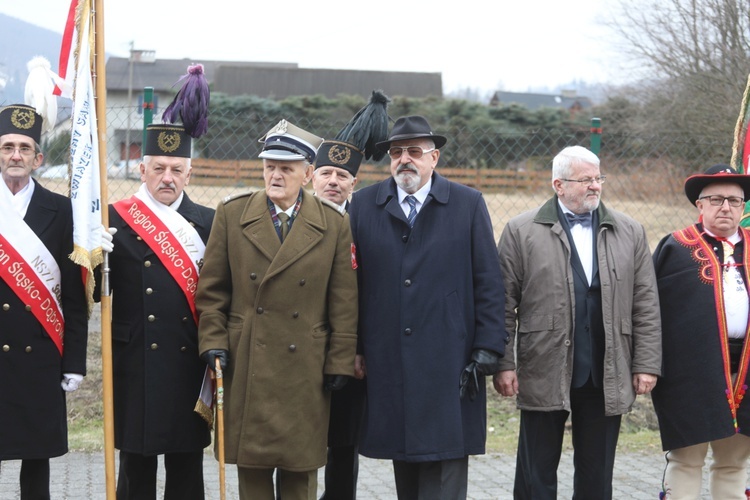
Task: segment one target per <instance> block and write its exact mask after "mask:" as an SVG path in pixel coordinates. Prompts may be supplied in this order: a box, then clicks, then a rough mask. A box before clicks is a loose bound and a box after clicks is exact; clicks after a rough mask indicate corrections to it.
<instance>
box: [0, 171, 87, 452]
mask: <svg viewBox="0 0 750 500" xmlns="http://www.w3.org/2000/svg"><path fill="white" fill-rule="evenodd" d="M0 182H2V180H0ZM32 182H36V181H32ZM2 216H3V215H2V214H0V217H2ZM24 221H25V222H26V224H28V225H29V227H30V228H31V229H32V231H34V233H36V235H37V236H39V238H40V239H41V240H42V242H43V243H44V245H45V246H46V247H47V249H48V250H49V251H50V253H51V254H52V256H53V257H54V258H55V260H56V261H57V264H58V266H59V267H60V278H61V289H62V308H63V316H64V318H65V332H64V339H63V342H64V349H63V356H62V357H61V356H60V352H59V351H58V350H57V347H56V346H55V344H54V342H53V341H52V339H50V337H49V335H47V333H46V332H45V331H44V328H43V327H42V325H41V324H40V323H39V321H37V319H36V318H35V317H34V315H33V314H32V313H31V312H29V311H27V310H26V304H24V303H23V302H22V301H21V300H20V299H19V298H18V296H17V295H16V294H15V293H14V292H13V290H11V288H10V287H8V285H6V284H5V282H4V281H2V280H0V380H2V381H3V382H2V384H0V404H1V405H2V406H1V407H0V408H1V409H0V460H13V459H23V458H27V459H37V458H51V457H57V456H60V455H63V454H65V453H66V452H67V451H68V431H67V413H66V408H65V393H64V392H63V390H62V387H60V381H61V380H62V374H63V373H80V374H83V375H85V374H86V340H87V333H88V322H87V319H86V316H87V308H86V296H85V294H84V288H83V281H82V278H81V268H80V267H79V266H77V265H76V264H74V263H73V261H71V260H70V259H69V258H68V255H69V254H70V253H71V252H72V251H73V215H72V209H71V207H70V200H69V199H68V198H66V197H64V196H61V195H59V194H56V193H53V192H52V191H49V190H47V189H45V188H43V187H42V186H40V185H39V184H38V183H37V184H36V186H34V194H33V195H32V197H31V202H30V203H29V208H28V210H27V211H26V216H25V217H24ZM0 265H5V264H2V262H0Z"/></svg>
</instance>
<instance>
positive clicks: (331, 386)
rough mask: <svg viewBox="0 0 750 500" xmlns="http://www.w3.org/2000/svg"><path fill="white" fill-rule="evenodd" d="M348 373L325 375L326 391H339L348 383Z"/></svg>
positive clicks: (324, 384)
mask: <svg viewBox="0 0 750 500" xmlns="http://www.w3.org/2000/svg"><path fill="white" fill-rule="evenodd" d="M347 380H349V377H347V376H346V375H323V389H325V391H326V392H331V391H338V390H340V389H342V388H343V387H344V386H345V385H346V381H347Z"/></svg>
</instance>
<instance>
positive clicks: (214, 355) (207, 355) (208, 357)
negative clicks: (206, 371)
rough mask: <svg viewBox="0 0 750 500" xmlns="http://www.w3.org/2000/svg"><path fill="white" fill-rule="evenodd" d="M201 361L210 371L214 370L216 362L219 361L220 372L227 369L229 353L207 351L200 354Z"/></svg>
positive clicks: (225, 351) (217, 350) (215, 350)
mask: <svg viewBox="0 0 750 500" xmlns="http://www.w3.org/2000/svg"><path fill="white" fill-rule="evenodd" d="M201 359H202V360H203V361H204V362H205V363H206V364H207V365H208V366H209V367H210V368H211V369H212V370H215V369H216V361H214V360H215V359H218V360H219V366H221V369H222V370H225V369H226V368H227V365H228V364H229V352H228V351H227V350H226V349H209V350H208V351H206V352H204V353H201Z"/></svg>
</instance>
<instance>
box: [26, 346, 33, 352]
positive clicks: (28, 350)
mask: <svg viewBox="0 0 750 500" xmlns="http://www.w3.org/2000/svg"><path fill="white" fill-rule="evenodd" d="M25 351H26V352H31V351H33V349H32V348H31V346H30V345H27V346H26V349H25Z"/></svg>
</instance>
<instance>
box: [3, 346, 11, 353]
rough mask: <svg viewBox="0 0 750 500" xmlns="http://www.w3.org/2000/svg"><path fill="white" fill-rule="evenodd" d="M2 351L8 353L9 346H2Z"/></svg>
mask: <svg viewBox="0 0 750 500" xmlns="http://www.w3.org/2000/svg"><path fill="white" fill-rule="evenodd" d="M3 351H5V352H8V351H10V346H9V345H8V344H5V345H4V346H3Z"/></svg>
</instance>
